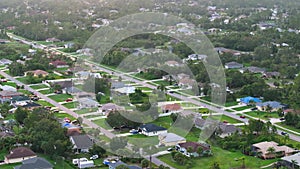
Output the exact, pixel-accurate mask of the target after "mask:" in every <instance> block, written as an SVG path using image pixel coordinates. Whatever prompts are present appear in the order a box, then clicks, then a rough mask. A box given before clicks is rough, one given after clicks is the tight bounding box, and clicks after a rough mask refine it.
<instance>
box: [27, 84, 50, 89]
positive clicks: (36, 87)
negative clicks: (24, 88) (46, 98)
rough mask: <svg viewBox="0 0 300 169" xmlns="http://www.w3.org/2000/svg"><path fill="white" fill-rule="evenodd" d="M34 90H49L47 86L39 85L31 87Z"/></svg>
mask: <svg viewBox="0 0 300 169" xmlns="http://www.w3.org/2000/svg"><path fill="white" fill-rule="evenodd" d="M30 87H31V88H32V89H35V90H37V89H43V88H49V87H48V86H47V85H44V84H38V85H32V86H30Z"/></svg>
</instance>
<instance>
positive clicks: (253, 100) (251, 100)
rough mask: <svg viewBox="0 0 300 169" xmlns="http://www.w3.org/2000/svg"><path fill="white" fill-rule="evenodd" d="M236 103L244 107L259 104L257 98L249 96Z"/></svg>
mask: <svg viewBox="0 0 300 169" xmlns="http://www.w3.org/2000/svg"><path fill="white" fill-rule="evenodd" d="M238 101H239V102H240V103H242V104H246V105H251V104H256V103H260V102H261V100H260V99H259V98H256V97H251V96H248V97H244V98H240V99H239V100H238Z"/></svg>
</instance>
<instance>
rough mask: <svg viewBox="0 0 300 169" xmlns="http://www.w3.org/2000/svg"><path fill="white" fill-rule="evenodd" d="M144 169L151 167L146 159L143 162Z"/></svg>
mask: <svg viewBox="0 0 300 169" xmlns="http://www.w3.org/2000/svg"><path fill="white" fill-rule="evenodd" d="M141 165H142V168H147V167H148V166H149V161H148V160H146V159H143V160H142V162H141Z"/></svg>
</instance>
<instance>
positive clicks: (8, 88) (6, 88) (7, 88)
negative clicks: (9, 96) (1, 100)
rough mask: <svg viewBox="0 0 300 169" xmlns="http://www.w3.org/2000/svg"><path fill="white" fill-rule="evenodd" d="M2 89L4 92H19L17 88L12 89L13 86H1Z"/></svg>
mask: <svg viewBox="0 0 300 169" xmlns="http://www.w3.org/2000/svg"><path fill="white" fill-rule="evenodd" d="M0 88H1V89H2V90H3V91H11V92H17V89H16V88H15V87H12V86H8V85H4V86H2V85H0Z"/></svg>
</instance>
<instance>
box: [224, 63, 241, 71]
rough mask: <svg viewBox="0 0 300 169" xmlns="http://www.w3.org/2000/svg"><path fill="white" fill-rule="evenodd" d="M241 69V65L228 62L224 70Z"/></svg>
mask: <svg viewBox="0 0 300 169" xmlns="http://www.w3.org/2000/svg"><path fill="white" fill-rule="evenodd" d="M240 68H243V64H240V63H237V62H228V63H226V64H225V69H240Z"/></svg>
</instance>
